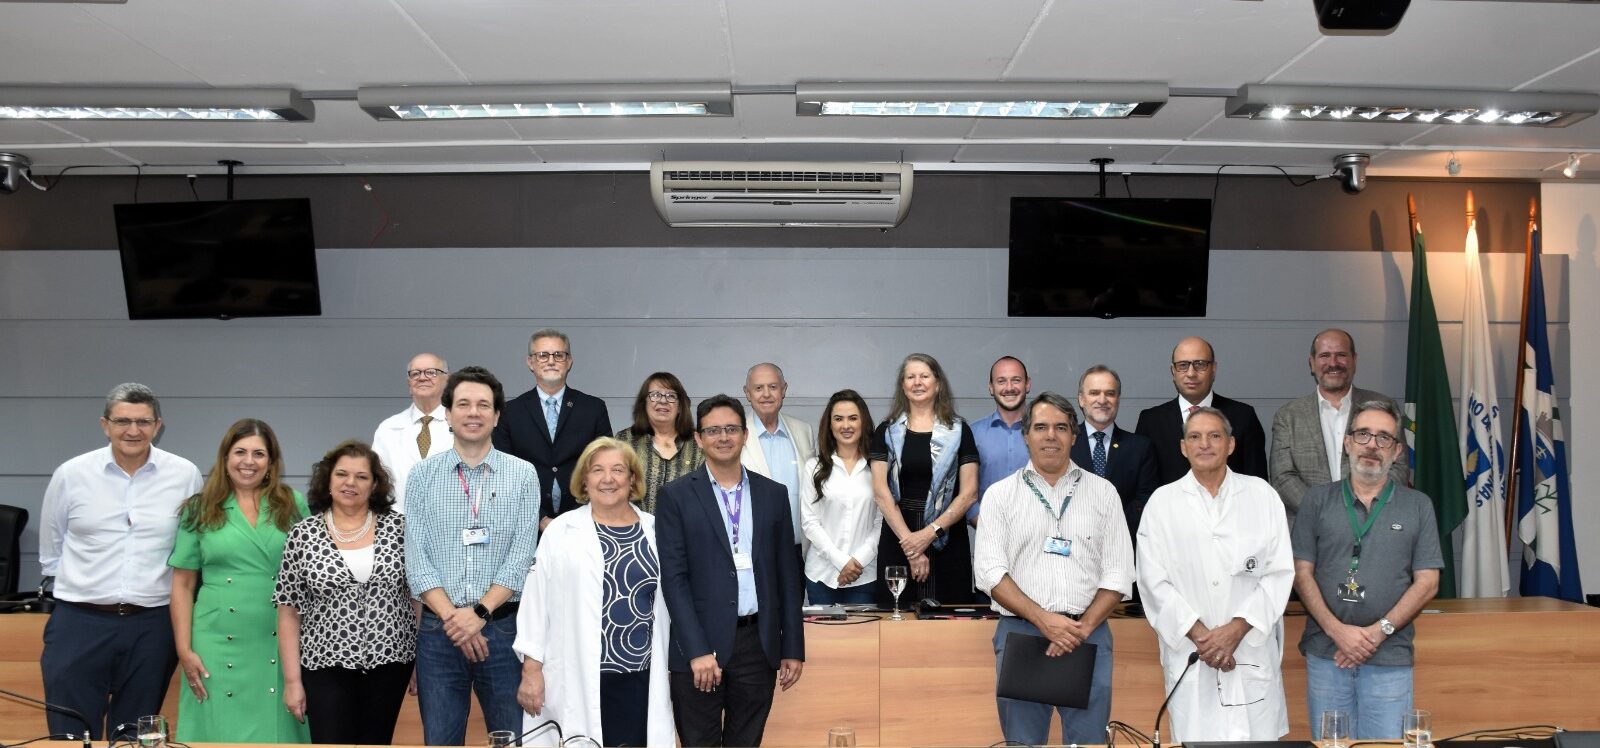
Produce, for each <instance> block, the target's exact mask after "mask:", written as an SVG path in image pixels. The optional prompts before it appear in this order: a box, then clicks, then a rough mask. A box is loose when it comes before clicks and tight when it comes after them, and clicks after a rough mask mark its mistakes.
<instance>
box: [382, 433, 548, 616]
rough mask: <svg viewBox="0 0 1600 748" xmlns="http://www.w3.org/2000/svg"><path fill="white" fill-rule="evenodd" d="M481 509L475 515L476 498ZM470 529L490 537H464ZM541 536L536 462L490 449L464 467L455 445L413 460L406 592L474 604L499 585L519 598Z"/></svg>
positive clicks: (457, 603)
mask: <svg viewBox="0 0 1600 748" xmlns="http://www.w3.org/2000/svg"><path fill="white" fill-rule="evenodd" d="M474 496H476V497H478V502H477V504H478V514H477V517H476V519H474V517H473V513H472V505H473V500H472V499H473V497H474ZM469 527H483V528H487V529H488V532H489V541H488V542H486V543H478V544H475V545H466V544H465V543H464V542H463V533H464V532H465V531H466V530H467V528H469ZM538 539H539V475H538V473H537V472H535V470H534V467H533V466H532V465H530V464H528V463H527V462H524V461H522V460H520V459H518V458H516V457H513V456H512V455H509V454H506V453H504V452H501V451H500V450H498V449H490V450H489V454H488V456H487V457H485V458H484V460H483V462H482V463H480V464H479V465H478V467H477V468H469V467H467V466H466V464H465V463H463V462H462V461H461V456H460V455H459V454H457V453H456V451H455V450H454V449H452V450H450V451H448V452H441V453H439V454H436V455H434V456H432V457H429V458H428V459H426V460H423V461H422V462H419V463H417V465H416V467H414V468H412V469H411V476H410V477H409V478H408V479H407V480H406V579H407V581H409V582H410V583H411V594H412V595H413V596H415V597H418V598H421V597H422V593H424V592H427V591H428V590H431V589H434V588H443V589H444V592H445V594H446V595H449V596H450V603H451V604H452V605H455V606H456V607H462V606H466V605H472V604H473V603H476V602H477V601H478V600H479V599H480V598H482V597H483V596H484V594H485V593H487V592H488V591H489V586H490V585H495V584H498V585H500V586H501V587H505V588H507V589H510V590H511V591H512V594H511V599H512V600H516V599H518V598H519V597H521V594H520V593H521V591H522V584H523V582H524V581H526V580H527V578H528V567H529V566H531V565H532V564H533V551H534V548H535V546H536V545H537V544H538Z"/></svg>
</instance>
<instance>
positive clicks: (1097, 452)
mask: <svg viewBox="0 0 1600 748" xmlns="http://www.w3.org/2000/svg"><path fill="white" fill-rule="evenodd" d="M1091 456H1092V457H1093V458H1094V474H1095V475H1098V476H1100V477H1101V478H1104V477H1106V432H1104V431H1096V432H1094V454H1093V455H1091Z"/></svg>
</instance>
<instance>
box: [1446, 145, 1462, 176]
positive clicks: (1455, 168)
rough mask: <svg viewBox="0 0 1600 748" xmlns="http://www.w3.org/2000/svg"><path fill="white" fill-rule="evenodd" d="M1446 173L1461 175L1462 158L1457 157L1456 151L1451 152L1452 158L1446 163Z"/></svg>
mask: <svg viewBox="0 0 1600 748" xmlns="http://www.w3.org/2000/svg"><path fill="white" fill-rule="evenodd" d="M1444 173H1446V174H1449V175H1450V176H1452V177H1459V176H1461V159H1458V158H1456V152H1455V151H1451V152H1450V160H1449V161H1446V162H1445V164H1444Z"/></svg>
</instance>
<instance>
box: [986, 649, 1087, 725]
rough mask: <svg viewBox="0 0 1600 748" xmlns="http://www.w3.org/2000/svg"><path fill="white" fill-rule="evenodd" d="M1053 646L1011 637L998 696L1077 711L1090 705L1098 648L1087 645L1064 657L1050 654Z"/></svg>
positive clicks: (999, 681)
mask: <svg viewBox="0 0 1600 748" xmlns="http://www.w3.org/2000/svg"><path fill="white" fill-rule="evenodd" d="M1049 647H1050V640H1049V639H1046V638H1044V637H1042V636H1034V635H1032V634H1023V633H1020V632H1015V631H1013V632H1011V633H1010V634H1007V635H1006V652H1005V655H1004V656H1003V657H1001V659H1000V675H999V677H998V678H997V679H996V683H995V695H997V696H999V697H1000V698H1003V699H1016V700H1018V701H1033V702H1037V703H1040V704H1050V705H1052V706H1065V707H1071V708H1073V709H1082V708H1084V707H1086V706H1088V705H1089V684H1090V683H1091V682H1092V681H1093V680H1094V658H1095V650H1096V649H1097V647H1095V645H1093V644H1090V643H1088V642H1084V643H1082V644H1079V645H1078V646H1077V647H1074V648H1073V650H1072V651H1071V652H1068V653H1066V654H1064V655H1061V656H1060V657H1050V656H1048V655H1046V654H1045V653H1044V652H1045V650H1046V649H1048V648H1049Z"/></svg>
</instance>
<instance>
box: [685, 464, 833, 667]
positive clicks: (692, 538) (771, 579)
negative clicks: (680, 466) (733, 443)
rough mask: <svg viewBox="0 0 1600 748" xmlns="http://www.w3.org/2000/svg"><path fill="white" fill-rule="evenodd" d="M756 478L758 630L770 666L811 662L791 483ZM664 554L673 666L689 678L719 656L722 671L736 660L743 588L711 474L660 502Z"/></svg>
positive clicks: (701, 472) (691, 478) (692, 477)
mask: <svg viewBox="0 0 1600 748" xmlns="http://www.w3.org/2000/svg"><path fill="white" fill-rule="evenodd" d="M747 473H748V475H749V476H750V524H749V525H748V527H749V529H751V530H753V532H752V533H751V535H750V541H751V542H750V552H751V556H752V559H751V560H752V561H753V562H754V563H755V577H756V605H757V611H758V612H757V615H758V616H759V617H758V618H757V619H756V622H757V628H758V630H759V631H760V633H761V648H762V649H763V650H765V651H766V655H767V662H768V663H769V664H770V665H771V666H772V668H773V669H774V670H776V669H777V668H778V666H779V660H786V659H788V660H804V659H805V656H806V649H805V636H804V634H803V633H802V631H801V625H802V624H801V621H800V600H801V597H802V596H803V595H804V593H805V580H804V578H803V577H802V576H801V575H800V553H799V551H797V550H796V547H795V540H794V525H793V524H792V521H791V520H790V518H789V493H788V489H785V488H784V487H783V484H781V483H778V482H777V481H774V480H771V479H768V478H763V477H761V476H760V475H757V474H756V473H749V472H748V471H747ZM656 551H657V553H659V554H660V561H661V594H662V595H663V596H664V597H665V598H666V602H667V612H668V613H669V614H671V616H672V645H671V647H670V648H669V650H668V654H667V667H668V669H670V670H672V671H673V672H688V671H689V661H690V660H692V659H694V658H696V657H700V656H702V655H708V654H711V653H713V652H715V653H716V655H717V664H718V665H720V666H721V667H727V666H728V660H729V658H731V657H732V656H733V633H734V624H735V623H736V622H737V620H738V617H739V583H738V581H737V579H736V577H735V576H734V570H733V548H732V546H731V545H730V544H729V543H728V533H727V532H726V531H725V530H723V529H722V504H721V502H720V501H719V500H718V499H717V495H716V492H715V491H714V489H713V488H712V486H711V476H710V475H709V474H707V472H706V469H704V468H701V469H697V470H695V471H693V472H691V473H689V474H688V475H685V476H683V477H681V478H679V479H677V480H675V481H672V482H671V483H668V484H667V485H665V486H662V488H661V493H660V494H659V495H658V496H657V497H656Z"/></svg>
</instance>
